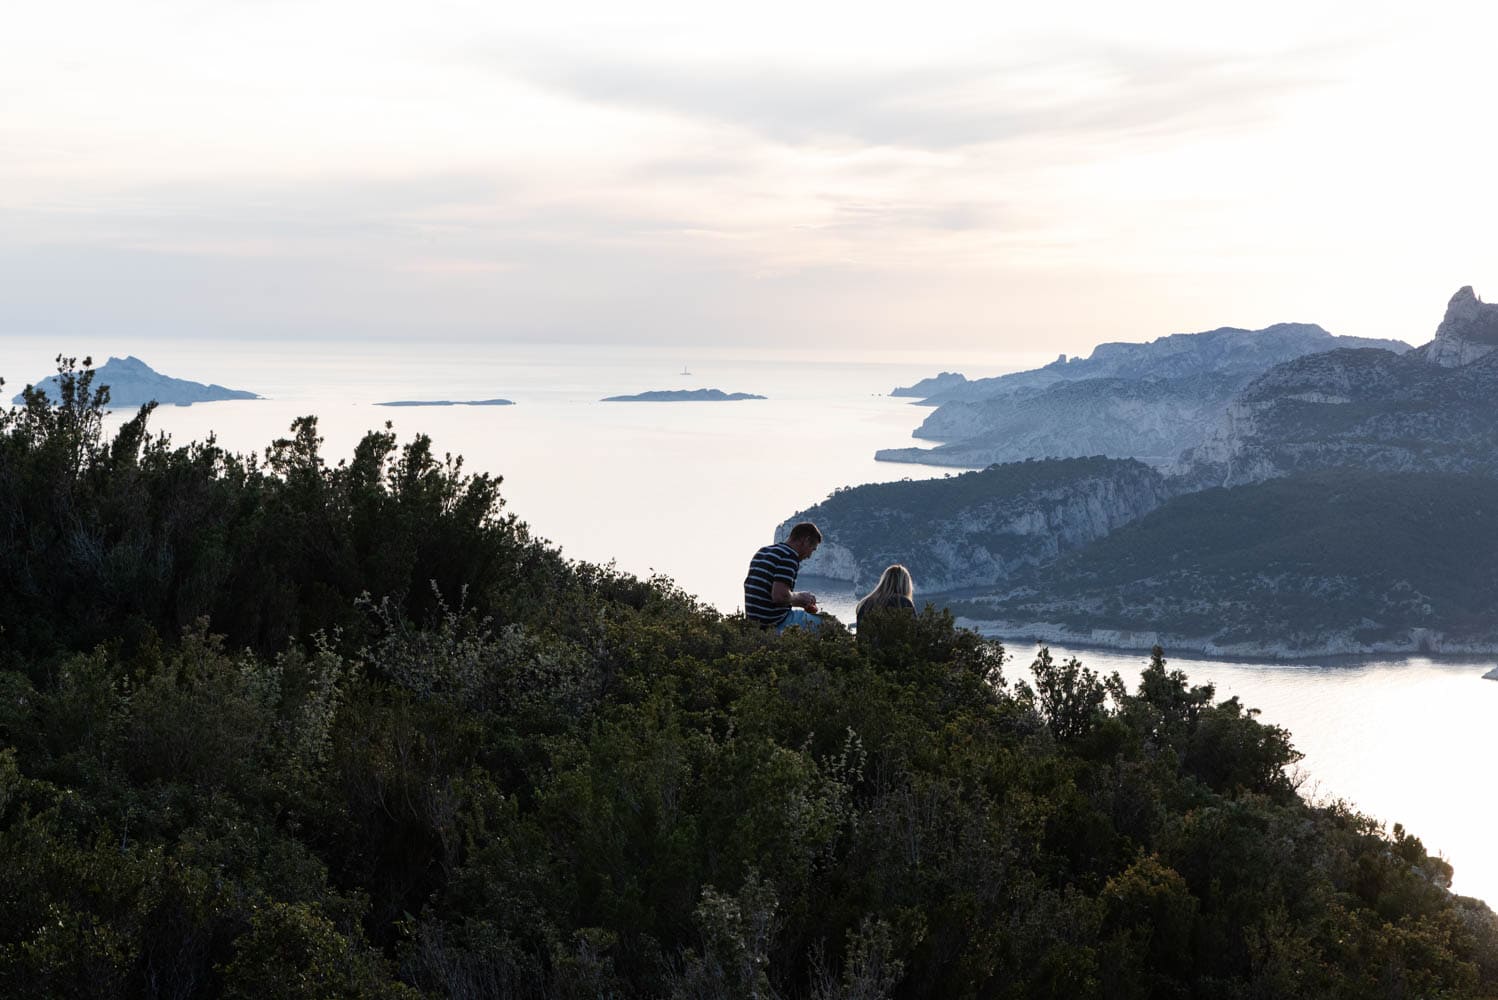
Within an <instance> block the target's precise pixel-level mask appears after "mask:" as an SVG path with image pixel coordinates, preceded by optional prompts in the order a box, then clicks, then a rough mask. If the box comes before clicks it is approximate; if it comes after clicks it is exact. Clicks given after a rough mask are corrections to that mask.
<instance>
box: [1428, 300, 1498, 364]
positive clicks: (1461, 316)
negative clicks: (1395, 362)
mask: <svg viewBox="0 0 1498 1000" xmlns="http://www.w3.org/2000/svg"><path fill="white" fill-rule="evenodd" d="M1495 350H1498V303H1487V302H1484V301H1482V300H1481V299H1479V298H1478V297H1477V293H1475V292H1474V291H1472V286H1471V285H1465V286H1463V287H1462V288H1460V289H1458V290H1457V293H1456V294H1455V295H1453V296H1452V297H1451V301H1450V302H1449V303H1447V305H1446V316H1445V317H1444V318H1443V319H1442V320H1441V325H1440V326H1438V327H1436V337H1435V339H1434V340H1432V341H1431V342H1430V343H1428V344H1426V345H1425V346H1424V347H1421V348H1419V352H1418V353H1419V354H1420V355H1421V356H1422V357H1424V358H1425V360H1426V361H1429V362H1430V363H1431V364H1436V365H1442V366H1443V367H1446V368H1459V367H1461V366H1463V365H1468V364H1471V363H1472V362H1474V361H1476V360H1478V359H1479V358H1482V357H1485V356H1486V355H1488V354H1491V353H1492V352H1493V351H1495Z"/></svg>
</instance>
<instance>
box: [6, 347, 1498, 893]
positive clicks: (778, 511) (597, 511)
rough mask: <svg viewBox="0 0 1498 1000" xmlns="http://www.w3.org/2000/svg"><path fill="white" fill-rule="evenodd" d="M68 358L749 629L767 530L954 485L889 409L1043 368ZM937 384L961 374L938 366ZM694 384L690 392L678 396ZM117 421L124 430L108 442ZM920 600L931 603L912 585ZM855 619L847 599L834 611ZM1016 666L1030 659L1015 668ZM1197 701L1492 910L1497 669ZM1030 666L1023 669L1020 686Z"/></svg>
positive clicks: (12, 374)
mask: <svg viewBox="0 0 1498 1000" xmlns="http://www.w3.org/2000/svg"><path fill="white" fill-rule="evenodd" d="M63 348H64V349H70V350H76V351H82V350H95V351H96V352H97V353H96V355H95V356H96V357H97V358H103V357H104V356H106V355H107V354H109V353H114V354H125V353H127V352H133V353H136V354H138V355H139V356H141V357H142V358H143V359H144V360H145V361H146V362H147V363H149V364H151V365H152V366H153V367H155V368H157V369H158V370H160V371H163V372H165V373H167V374H170V375H175V376H178V377H184V378H190V379H193V380H195V381H202V382H217V383H220V384H223V385H228V386H231V387H234V388H245V389H251V390H253V391H256V392H258V393H261V394H262V395H264V396H267V397H269V398H268V399H266V400H262V401H254V402H228V403H212V404H200V405H196V406H192V407H164V408H161V409H159V410H158V411H157V413H156V415H155V416H154V417H153V426H154V428H155V429H156V430H160V431H166V432H167V433H169V434H170V435H171V436H172V438H173V439H174V440H175V441H177V442H178V443H186V442H187V441H189V440H193V439H199V438H202V437H204V436H205V435H207V434H208V433H210V432H211V433H214V434H216V435H217V437H218V439H219V441H220V442H221V443H222V444H223V445H224V446H226V447H228V448H231V449H233V450H237V451H252V450H253V451H258V450H261V449H263V448H264V447H265V445H266V444H267V443H269V441H270V440H271V439H273V438H275V437H277V436H281V435H284V434H285V432H286V431H287V428H288V426H289V424H290V422H291V420H292V419H293V418H295V417H297V416H300V415H303V414H316V415H317V416H318V418H319V426H320V427H321V431H322V434H323V436H324V438H325V441H326V443H325V446H324V453H325V455H326V456H327V457H328V458H329V459H330V460H332V461H336V460H337V459H338V458H340V457H344V456H347V455H348V454H349V453H350V451H351V449H352V447H353V445H354V443H355V442H356V441H357V440H358V439H359V437H360V436H362V435H363V433H364V432H366V431H367V430H370V429H372V428H377V427H381V426H383V425H384V423H385V421H387V420H389V421H392V422H393V423H394V426H395V429H396V431H397V432H398V433H400V434H401V435H402V437H403V438H408V437H409V436H410V435H411V434H414V433H416V432H422V433H426V434H429V435H430V436H431V437H432V439H433V441H434V443H435V445H436V447H437V450H438V451H439V452H441V451H447V452H451V453H453V454H458V455H462V456H463V457H464V459H465V463H466V467H467V468H468V469H470V470H473V471H483V472H490V473H495V474H498V475H502V476H503V477H504V486H503V488H502V492H503V494H504V496H505V497H506V500H507V503H508V506H509V509H510V510H511V511H513V512H515V513H517V514H518V515H519V516H520V517H521V518H522V519H524V520H525V521H527V522H529V523H530V525H531V526H532V528H533V530H534V531H535V532H536V533H537V534H539V535H540V536H542V537H544V538H547V539H549V540H551V541H552V542H554V543H556V544H558V545H560V546H561V547H562V549H563V551H564V552H565V553H566V554H567V555H569V556H571V557H573V558H577V559H586V560H589V561H593V562H609V561H610V560H613V561H616V562H617V563H618V565H619V566H620V567H621V568H623V569H625V570H628V571H630V572H634V573H638V574H642V575H648V574H651V573H664V574H666V575H668V576H670V577H672V578H674V579H675V580H676V581H677V582H678V583H679V584H680V585H681V586H682V587H684V588H685V589H686V590H688V591H689V592H691V593H694V594H696V595H698V596H699V597H700V598H702V599H703V600H705V601H707V602H708V603H711V604H713V605H715V606H717V607H719V608H721V609H724V610H733V609H734V608H736V607H738V606H739V604H740V602H741V600H742V591H741V589H740V588H741V584H742V580H743V573H744V568H745V565H746V564H747V561H748V557H749V555H750V554H751V553H752V552H753V550H754V549H755V548H757V547H758V546H760V545H762V544H764V543H765V542H767V541H769V540H770V535H771V532H772V530H773V528H774V526H775V525H776V524H777V523H779V522H780V521H781V520H783V519H784V518H786V517H788V516H790V515H791V514H792V513H794V512H795V511H797V510H799V509H801V508H803V507H806V506H808V505H810V504H812V503H815V502H817V501H819V500H821V499H822V498H823V497H825V496H826V495H827V494H828V493H829V492H831V491H832V490H833V489H836V488H837V487H840V486H845V485H850V484H855V483H869V482H887V481H890V480H895V479H901V478H905V477H910V478H926V477H932V476H942V475H947V474H949V473H950V472H951V471H952V470H949V469H943V468H935V467H921V466H910V465H890V464H882V463H877V462H875V461H874V460H873V454H874V451H875V449H877V448H881V447H890V446H896V445H904V444H908V443H911V442H910V432H911V431H912V430H913V429H914V428H915V427H916V426H917V425H919V423H920V421H921V420H922V419H923V418H924V416H925V415H926V414H927V413H928V412H929V411H928V410H926V409H925V408H922V407H917V406H913V405H911V404H910V403H909V402H908V401H907V400H904V399H899V398H895V397H890V396H888V395H887V393H888V392H889V390H890V389H891V388H893V387H894V386H897V385H906V384H910V383H912V382H914V381H916V380H918V379H920V378H924V377H926V376H928V375H931V374H934V373H935V372H936V371H937V370H939V369H940V368H941V367H948V368H951V367H960V368H961V369H962V370H964V371H965V372H966V373H967V374H968V375H969V376H970V377H977V376H983V375H991V374H997V373H999V372H1001V371H1004V370H1012V369H1015V368H1021V367H1029V366H1030V365H1032V364H1035V363H1040V362H1043V361H1045V360H1049V359H1048V358H1040V359H1031V358H1009V359H1003V358H990V359H966V363H965V364H963V365H961V366H957V365H955V364H954V362H953V361H952V360H951V359H942V358H936V359H926V358H918V357H897V358H887V359H883V360H879V361H855V360H851V359H847V358H840V357H836V356H817V355H814V354H807V353H804V352H789V351H786V352H782V353H779V354H771V355H768V356H767V355H760V356H757V357H744V356H736V355H734V354H733V353H730V352H724V351H706V350H702V351H698V350H693V351H692V352H690V353H688V352H662V351H649V350H620V349H609V348H597V347H570V348H569V347H550V346H548V347H514V346H500V345H472V344H470V345H444V344H435V343H434V344H430V345H404V346H393V345H383V346H381V345H376V346H369V345H363V346H359V347H357V348H356V347H355V346H353V345H347V346H340V345H329V344H317V343H301V344H260V345H243V346H235V347H234V348H233V349H232V351H226V350H225V349H223V348H221V347H205V346H203V345H201V344H195V343H189V342H182V341H157V342H149V343H143V342H141V341H139V340H136V341H134V342H133V343H131V344H128V345H127V344H120V345H115V344H109V343H97V344H87V345H79V346H78V347H77V348H73V347H71V346H70V345H63ZM56 353H57V348H55V347H54V346H53V345H51V344H49V343H47V342H45V341H43V340H41V339H30V340H21V339H15V338H11V339H8V340H6V341H4V342H0V375H3V376H5V377H6V379H7V385H6V387H5V393H6V395H7V396H9V395H10V394H11V393H13V392H14V391H15V390H17V389H19V387H20V386H21V385H22V384H23V383H24V382H26V381H28V380H32V381H34V380H36V379H38V378H40V377H42V376H43V375H46V374H48V373H49V372H50V370H51V368H50V359H51V357H52V355H54V354H56ZM944 362H945V363H944ZM683 367H686V368H687V369H689V370H690V372H691V374H690V375H683V374H681V371H682V369H683ZM695 388H718V389H722V390H724V391H727V392H753V393H758V394H761V395H765V396H768V397H770V398H769V399H766V400H764V401H750V402H739V403H675V404H663V403H603V402H600V401H599V400H600V398H601V397H603V396H607V395H615V394H622V393H635V392H642V391H645V390H651V389H695ZM495 396H499V397H504V398H507V399H512V400H514V401H515V402H516V404H517V405H515V406H510V407H480V408H473V407H450V408H432V409H428V408H422V409H396V408H385V407H378V406H375V405H373V404H374V403H376V402H379V401H383V400H394V399H487V398H492V397H495ZM118 419H121V417H119V416H117V417H116V418H115V420H116V422H117V421H118ZM917 584H919V581H917ZM823 596H824V598H825V600H824V605H825V606H826V607H827V608H828V609H829V610H831V611H833V612H834V613H837V614H839V615H840V617H843V618H844V619H845V620H847V619H848V618H849V617H851V615H850V611H851V604H852V595H851V594H848V593H835V592H826V593H824V594H823ZM1013 648H1014V652H1016V653H1017V654H1019V656H1018V660H1019V661H1023V660H1025V659H1026V658H1027V657H1028V655H1029V653H1030V652H1031V650H1030V649H1029V648H1028V647H1023V648H1022V647H1019V646H1015V647H1013ZM1077 655H1078V656H1079V657H1080V658H1081V659H1082V660H1083V661H1084V662H1085V663H1087V664H1088V665H1089V666H1091V667H1093V668H1094V669H1098V670H1100V671H1111V670H1118V671H1119V672H1120V673H1121V674H1123V675H1124V676H1125V677H1126V678H1131V679H1132V678H1133V677H1136V676H1137V674H1138V671H1139V670H1140V669H1141V667H1142V666H1143V662H1144V658H1143V657H1141V656H1136V655H1124V654H1118V653H1109V652H1098V651H1086V650H1079V651H1077ZM1173 662H1174V665H1175V666H1177V667H1179V668H1181V669H1184V670H1185V671H1186V672H1187V673H1188V674H1189V675H1190V676H1191V678H1192V680H1193V682H1195V683H1202V682H1205V681H1211V682H1212V683H1214V684H1216V685H1217V689H1218V694H1219V696H1221V697H1227V696H1230V695H1237V696H1239V697H1240V698H1241V699H1242V700H1243V702H1244V703H1245V704H1247V705H1249V706H1252V707H1257V708H1259V709H1262V710H1263V718H1264V720H1265V721H1268V722H1273V723H1276V724H1278V725H1281V726H1284V727H1285V728H1286V729H1288V730H1290V731H1291V733H1293V734H1294V740H1295V744H1296V746H1297V747H1298V748H1299V749H1300V750H1301V752H1303V753H1304V754H1305V760H1304V761H1302V763H1301V765H1300V768H1301V771H1302V773H1303V776H1304V778H1305V783H1304V784H1303V786H1302V790H1303V791H1304V792H1305V793H1307V794H1308V795H1310V796H1312V797H1313V798H1319V799H1345V800H1348V801H1350V802H1352V803H1353V804H1355V805H1356V806H1357V807H1358V808H1359V809H1361V810H1362V811H1364V812H1366V813H1369V814H1370V815H1373V816H1375V817H1377V818H1379V819H1381V820H1383V821H1385V822H1388V823H1390V824H1392V823H1393V822H1395V821H1398V822H1402V823H1404V824H1405V826H1406V827H1407V828H1408V829H1409V830H1411V831H1412V832H1413V833H1415V834H1416V835H1418V836H1420V837H1421V838H1422V839H1423V840H1424V841H1425V843H1426V846H1427V847H1428V848H1429V849H1431V850H1432V851H1437V852H1440V853H1442V854H1443V855H1445V856H1446V857H1447V858H1448V859H1449V860H1451V861H1452V862H1453V863H1454V864H1455V866H1456V877H1455V888H1456V889H1457V891H1459V892H1463V893H1467V894H1471V895H1475V896H1479V897H1481V898H1484V899H1487V900H1489V901H1490V902H1493V903H1498V856H1495V854H1494V852H1493V851H1492V850H1491V849H1490V847H1489V844H1490V842H1491V841H1492V839H1493V835H1494V833H1495V829H1498V808H1495V807H1494V806H1493V805H1492V804H1491V800H1490V797H1489V795H1488V793H1487V792H1485V791H1484V790H1483V789H1485V788H1486V787H1487V784H1486V780H1485V778H1486V776H1485V774H1484V773H1483V765H1484V764H1485V763H1486V762H1487V761H1490V760H1494V759H1498V735H1495V733H1498V729H1495V727H1494V721H1495V720H1498V682H1494V681H1487V680H1483V679H1482V678H1481V675H1482V673H1483V672H1484V671H1485V670H1487V669H1489V668H1490V667H1491V666H1492V662H1488V661H1478V660H1475V659H1474V660H1465V661H1461V660H1451V661H1445V660H1442V661H1434V660H1430V659H1422V658H1409V659H1394V660H1389V659H1384V660H1376V661H1374V660H1370V661H1367V662H1358V663H1342V664H1337V665H1325V664H1320V665H1318V664H1300V665H1289V664H1251V663H1229V662H1221V661H1210V660H1175V661H1173ZM1023 668H1024V663H1023V662H1016V663H1014V664H1011V665H1010V667H1009V668H1008V670H1007V671H1006V672H1007V675H1008V676H1009V677H1011V678H1014V677H1019V676H1023V674H1024V669H1023Z"/></svg>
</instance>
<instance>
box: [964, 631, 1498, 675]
mask: <svg viewBox="0 0 1498 1000" xmlns="http://www.w3.org/2000/svg"><path fill="white" fill-rule="evenodd" d="M957 624H958V625H961V626H962V627H964V628H969V629H972V630H973V631H974V632H977V633H978V634H979V635H982V636H984V637H985V638H989V639H998V640H1001V641H1004V642H1005V644H1006V646H1007V645H1008V643H1009V642H1010V641H1016V642H1022V643H1032V642H1033V643H1037V644H1038V643H1045V644H1047V645H1050V644H1055V645H1061V646H1068V647H1071V646H1075V647H1078V648H1081V649H1095V650H1100V651H1107V652H1115V653H1139V654H1142V655H1144V656H1148V655H1149V653H1150V650H1151V649H1153V648H1154V647H1155V646H1159V647H1160V648H1161V649H1163V650H1164V651H1165V654H1166V657H1167V658H1170V657H1171V656H1172V654H1174V655H1175V656H1176V657H1181V656H1185V657H1186V658H1200V659H1213V660H1242V661H1250V662H1263V661H1265V660H1270V661H1277V662H1278V661H1284V662H1290V661H1304V660H1327V661H1337V660H1346V659H1351V658H1366V657H1370V656H1431V657H1445V656H1451V657H1463V656H1465V657H1471V656H1494V655H1498V642H1466V641H1460V640H1448V639H1447V638H1446V637H1445V636H1444V635H1442V634H1441V633H1439V632H1434V631H1431V630H1428V629H1413V630H1411V635H1410V637H1409V638H1408V639H1406V640H1405V641H1402V642H1400V641H1390V642H1376V643H1365V642H1358V641H1357V640H1355V639H1353V638H1352V636H1351V635H1349V634H1347V633H1334V634H1333V635H1332V636H1331V637H1330V638H1329V639H1328V641H1326V642H1324V643H1320V644H1317V645H1309V646H1291V645H1288V644H1285V643H1269V642H1239V643H1217V642H1215V641H1213V639H1212V638H1211V637H1210V636H1188V635H1176V634H1172V633H1169V632H1147V631H1143V630H1128V629H1103V628H1089V629H1078V628H1074V627H1071V626H1067V625H1061V624H1058V623H1056V622H1013V621H992V620H981V619H975V618H966V617H960V616H959V617H958V619H957ZM1495 670H1498V668H1495ZM1495 679H1498V678H1495Z"/></svg>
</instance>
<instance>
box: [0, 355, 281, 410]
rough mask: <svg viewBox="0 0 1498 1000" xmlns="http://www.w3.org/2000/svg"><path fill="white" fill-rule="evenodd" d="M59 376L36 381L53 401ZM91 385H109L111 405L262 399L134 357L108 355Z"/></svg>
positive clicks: (21, 398) (17, 399) (18, 399)
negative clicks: (179, 375)
mask: <svg viewBox="0 0 1498 1000" xmlns="http://www.w3.org/2000/svg"><path fill="white" fill-rule="evenodd" d="M59 380H60V376H58V375H53V376H50V377H49V378H44V379H42V380H41V381H40V382H38V383H36V388H37V389H39V390H40V391H42V392H44V393H46V395H47V398H48V399H50V400H52V402H53V403H56V402H57V401H58V399H59V396H58V384H59ZM93 384H94V385H95V386H96V387H100V386H107V387H108V388H109V405H110V406H112V407H122V408H123V407H127V406H128V407H135V406H144V405H145V404H147V403H159V404H161V405H163V406H191V405H192V404H193V403H215V402H219V401H222V400H229V399H261V398H263V397H261V396H259V395H257V394H255V393H253V392H247V391H245V390H243V389H226V388H224V387H223V386H221V385H212V384H210V385H204V384H203V383H201V382H190V381H188V380H187V379H181V378H172V377H171V376H169V375H163V374H161V373H160V372H158V371H156V370H155V369H153V368H152V367H151V366H150V365H148V364H146V363H145V362H144V361H142V360H141V359H140V358H137V357H133V356H131V357H124V358H110V359H109V360H108V361H106V362H104V364H103V365H102V366H100V367H99V368H96V369H94V373H93ZM12 402H13V403H16V404H20V403H22V402H24V394H18V395H17V396H16V397H15V398H14V399H13V400H12Z"/></svg>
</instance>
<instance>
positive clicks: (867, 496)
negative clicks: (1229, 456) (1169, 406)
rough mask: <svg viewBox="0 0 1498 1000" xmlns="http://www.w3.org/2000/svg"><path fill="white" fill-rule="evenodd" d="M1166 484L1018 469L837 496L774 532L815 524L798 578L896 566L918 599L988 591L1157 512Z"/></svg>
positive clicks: (1039, 467) (1082, 466)
mask: <svg viewBox="0 0 1498 1000" xmlns="http://www.w3.org/2000/svg"><path fill="white" fill-rule="evenodd" d="M1167 496H1169V487H1168V485H1167V483H1166V482H1165V480H1164V479H1163V478H1162V477H1161V476H1160V475H1159V474H1158V473H1156V472H1155V471H1153V470H1152V469H1150V468H1149V467H1148V466H1146V465H1143V464H1142V463H1139V462H1134V461H1116V460H1110V459H1103V458H1086V459H1066V460H1059V461H1042V462H1019V463H1015V464H1011V465H1004V466H996V467H994V468H992V469H986V470H984V471H982V472H969V473H964V474H962V475H958V476H952V477H949V478H945V479H933V480H924V481H904V482H898V483H878V484H872V485H868V486H858V487H854V488H851V489H846V490H839V491H838V492H837V493H835V494H833V495H832V496H830V497H828V498H827V499H826V500H824V501H823V502H822V503H820V504H817V505H815V506H814V507H811V508H809V509H807V510H804V511H801V512H799V513H797V514H795V515H793V516H792V517H790V518H787V519H786V521H785V522H784V523H783V524H781V525H780V526H779V527H778V528H777V529H776V536H775V537H777V538H784V537H785V536H786V534H787V533H788V532H789V530H790V527H791V525H793V524H795V523H796V522H797V521H807V520H809V521H813V522H815V523H816V524H817V526H818V527H819V528H820V529H821V530H822V534H823V541H822V545H821V547H820V548H818V550H817V552H816V554H815V555H814V556H812V558H811V559H808V560H807V561H806V562H805V563H803V564H802V571H803V572H805V573H807V574H813V575H816V576H823V577H831V578H833V579H838V580H851V581H853V583H854V585H855V586H865V585H869V586H872V584H873V582H874V581H875V580H877V579H878V577H879V574H880V573H882V572H883V571H884V568H885V567H886V566H888V565H889V564H891V563H896V562H898V563H903V564H904V565H905V566H907V567H908V568H909V569H910V571H911V574H912V575H913V576H914V577H915V581H916V586H917V587H918V588H920V589H921V591H922V592H925V593H931V592H937V591H950V590H958V589H963V588H969V587H993V586H997V585H1000V584H1002V583H1003V582H1004V581H1006V580H1008V579H1009V578H1010V577H1012V576H1013V575H1014V574H1015V573H1016V572H1018V571H1020V570H1021V569H1023V568H1025V567H1028V566H1034V565H1038V564H1040V563H1043V562H1046V561H1049V560H1051V559H1054V558H1055V557H1056V556H1057V555H1059V554H1060V553H1063V552H1067V551H1070V550H1072V549H1076V548H1079V547H1081V546H1082V545H1085V544H1087V543H1088V542H1091V541H1093V540H1095V539H1098V538H1102V537H1103V536H1105V535H1107V534H1108V533H1109V532H1110V531H1112V530H1114V529H1115V528H1117V527H1119V526H1120V525H1122V524H1126V523H1128V522H1129V521H1132V520H1134V519H1135V518H1138V517H1140V516H1142V515H1143V514H1146V513H1148V512H1149V511H1151V510H1154V509H1155V508H1156V507H1158V506H1159V505H1160V504H1161V503H1162V502H1164V500H1165V499H1166V498H1167Z"/></svg>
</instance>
